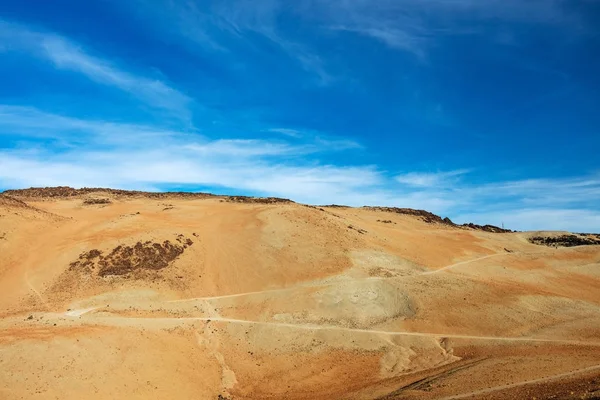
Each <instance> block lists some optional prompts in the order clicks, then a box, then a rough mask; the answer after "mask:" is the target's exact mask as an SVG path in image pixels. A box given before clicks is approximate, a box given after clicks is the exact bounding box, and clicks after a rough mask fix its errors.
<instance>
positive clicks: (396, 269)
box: [0, 187, 600, 399]
mask: <svg viewBox="0 0 600 400" xmlns="http://www.w3.org/2000/svg"><path fill="white" fill-rule="evenodd" d="M598 244H600V237H598V236H597V235H580V234H572V233H566V232H511V231H507V230H504V229H501V228H498V227H493V226H490V225H486V226H479V225H474V224H469V225H460V226H459V225H456V224H454V223H453V222H452V221H450V220H449V219H447V218H446V219H444V218H441V217H439V216H437V215H434V214H432V213H429V212H426V211H421V210H411V209H403V208H388V207H362V208H352V207H343V206H333V205H331V206H318V207H315V206H306V205H302V204H297V203H294V202H292V201H290V200H286V199H278V198H250V197H242V196H233V197H227V196H217V195H211V194H192V193H144V192H130V191H123V190H113V189H96V188H85V189H72V188H66V187H58V188H32V189H25V190H12V191H6V192H4V193H3V194H0V293H2V295H1V296H0V398H1V399H20V398H27V399H29V398H32V399H55V398H60V399H81V398H89V399H114V398H127V399H460V398H493V399H496V398H497V399H513V398H532V397H534V396H536V397H537V398H549V397H550V396H555V397H554V398H594V396H596V398H598V397H600V246H598Z"/></svg>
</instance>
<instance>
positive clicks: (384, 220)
mask: <svg viewBox="0 0 600 400" xmlns="http://www.w3.org/2000/svg"><path fill="white" fill-rule="evenodd" d="M377 222H381V223H382V224H395V222H394V221H392V220H391V219H383V220H382V219H378V220H377Z"/></svg>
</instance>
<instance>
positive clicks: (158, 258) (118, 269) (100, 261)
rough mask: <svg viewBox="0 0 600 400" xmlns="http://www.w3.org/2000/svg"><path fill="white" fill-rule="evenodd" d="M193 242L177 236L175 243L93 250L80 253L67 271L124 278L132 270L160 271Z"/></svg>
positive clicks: (148, 242)
mask: <svg viewBox="0 0 600 400" xmlns="http://www.w3.org/2000/svg"><path fill="white" fill-rule="evenodd" d="M192 244H194V242H193V241H192V240H191V239H189V238H186V237H185V236H183V235H178V236H177V239H176V240H175V242H174V243H173V242H171V241H169V240H165V241H163V242H162V243H155V242H151V241H146V242H143V243H142V242H137V243H136V244H135V245H133V246H117V247H115V248H114V249H113V250H112V251H111V252H110V253H109V254H107V255H103V253H102V251H100V250H97V249H93V250H90V251H87V252H85V253H82V254H81V255H80V256H79V259H78V260H77V261H74V262H72V263H71V264H70V269H71V270H74V271H83V272H87V273H91V272H92V270H96V269H97V273H98V276H101V277H104V276H109V275H127V274H129V273H130V272H134V271H136V270H142V269H145V270H160V269H163V268H166V267H168V266H169V265H170V264H171V263H172V262H173V261H174V260H175V259H176V258H177V257H179V256H180V255H181V254H183V252H184V251H185V249H187V248H188V247H189V246H191V245H192Z"/></svg>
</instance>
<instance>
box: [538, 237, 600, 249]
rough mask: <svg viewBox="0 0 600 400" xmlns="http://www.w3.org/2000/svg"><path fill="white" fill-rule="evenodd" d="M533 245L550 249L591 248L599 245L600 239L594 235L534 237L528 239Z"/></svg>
mask: <svg viewBox="0 0 600 400" xmlns="http://www.w3.org/2000/svg"><path fill="white" fill-rule="evenodd" d="M529 241H530V242H531V243H533V244H539V245H544V246H550V247H575V246H593V245H596V246H597V245H600V238H599V237H598V236H597V235H596V236H593V235H587V236H586V237H582V236H577V235H561V236H555V237H544V236H534V237H532V238H529Z"/></svg>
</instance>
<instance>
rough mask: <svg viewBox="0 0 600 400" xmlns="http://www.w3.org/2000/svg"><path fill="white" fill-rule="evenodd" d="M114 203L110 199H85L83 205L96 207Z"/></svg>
mask: <svg viewBox="0 0 600 400" xmlns="http://www.w3.org/2000/svg"><path fill="white" fill-rule="evenodd" d="M111 203H112V201H110V199H85V200H84V201H83V204H85V205H86V206H89V205H94V204H111Z"/></svg>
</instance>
